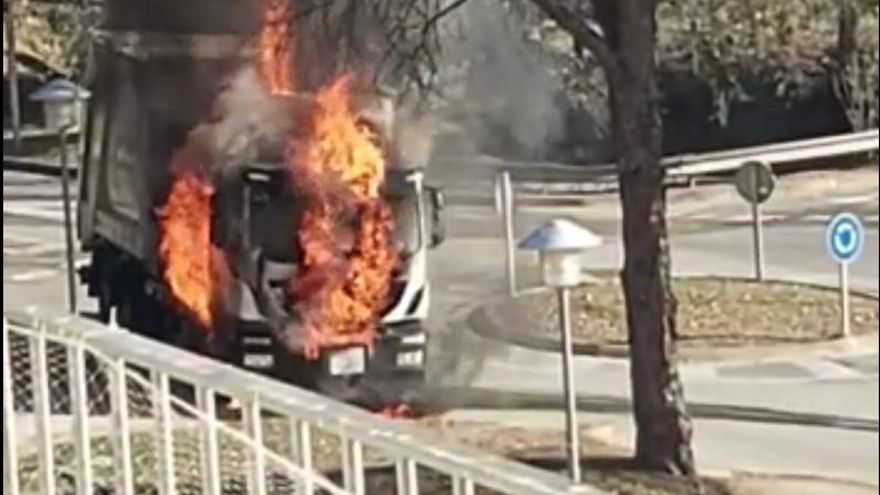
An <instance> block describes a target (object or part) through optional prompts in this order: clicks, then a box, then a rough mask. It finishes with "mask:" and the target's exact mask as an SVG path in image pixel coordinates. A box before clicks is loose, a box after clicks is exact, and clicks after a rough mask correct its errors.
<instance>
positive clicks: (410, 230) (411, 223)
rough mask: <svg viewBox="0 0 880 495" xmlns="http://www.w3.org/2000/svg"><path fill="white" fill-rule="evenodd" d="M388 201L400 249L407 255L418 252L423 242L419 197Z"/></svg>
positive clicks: (395, 197) (391, 198)
mask: <svg viewBox="0 0 880 495" xmlns="http://www.w3.org/2000/svg"><path fill="white" fill-rule="evenodd" d="M387 201H388V204H389V206H391V210H392V213H393V214H394V233H395V241H396V242H397V247H398V249H400V250H401V252H403V253H404V254H407V255H409V254H412V253H414V252H416V251H418V250H419V248H420V247H421V242H422V236H421V229H419V205H418V197H417V196H416V195H415V194H413V195H405V196H391V197H388V198H387Z"/></svg>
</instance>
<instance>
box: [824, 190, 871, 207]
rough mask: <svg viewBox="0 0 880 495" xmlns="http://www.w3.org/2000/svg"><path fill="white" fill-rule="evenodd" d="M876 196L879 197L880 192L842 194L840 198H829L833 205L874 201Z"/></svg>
mask: <svg viewBox="0 0 880 495" xmlns="http://www.w3.org/2000/svg"><path fill="white" fill-rule="evenodd" d="M878 198H880V194H877V193H871V194H863V195H861V196H844V197H842V198H835V199H831V201H830V202H831V203H833V204H835V205H851V204H857V203H869V202H876V201H877V199H878Z"/></svg>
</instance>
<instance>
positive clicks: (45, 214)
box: [3, 204, 64, 223]
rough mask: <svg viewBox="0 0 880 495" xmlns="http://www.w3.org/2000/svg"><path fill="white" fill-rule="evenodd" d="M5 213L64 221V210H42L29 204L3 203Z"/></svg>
mask: <svg viewBox="0 0 880 495" xmlns="http://www.w3.org/2000/svg"><path fill="white" fill-rule="evenodd" d="M3 215H4V216H5V215H12V216H17V217H26V218H39V219H41V220H50V221H53V222H58V223H64V212H63V211H61V210H60V209H59V210H41V209H34V208H30V207H27V206H12V205H7V204H4V205H3Z"/></svg>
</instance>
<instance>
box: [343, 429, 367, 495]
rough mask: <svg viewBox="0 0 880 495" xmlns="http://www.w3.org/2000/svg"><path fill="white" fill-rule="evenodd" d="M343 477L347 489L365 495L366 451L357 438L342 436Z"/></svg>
mask: <svg viewBox="0 0 880 495" xmlns="http://www.w3.org/2000/svg"><path fill="white" fill-rule="evenodd" d="M341 440H342V442H341V443H342V466H343V471H342V478H343V483H344V485H345V489H346V490H348V491H349V492H351V493H354V494H357V495H363V494H364V491H365V490H366V487H365V484H364V451H363V448H362V446H361V443H360V442H359V441H357V440H349V439H347V438H345V436H342V438H341Z"/></svg>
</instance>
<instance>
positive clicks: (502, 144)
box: [443, 0, 565, 156]
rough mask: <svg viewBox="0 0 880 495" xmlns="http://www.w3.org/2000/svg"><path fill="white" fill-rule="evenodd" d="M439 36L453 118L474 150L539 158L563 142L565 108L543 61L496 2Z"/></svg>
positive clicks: (516, 17) (460, 16)
mask: <svg viewBox="0 0 880 495" xmlns="http://www.w3.org/2000/svg"><path fill="white" fill-rule="evenodd" d="M448 23H449V26H450V27H449V28H448V29H447V32H446V33H445V36H444V42H443V43H444V58H443V61H444V71H445V74H444V75H445V77H446V79H447V81H448V86H447V87H446V88H444V89H446V90H447V93H448V95H449V103H450V110H452V113H453V114H454V115H456V116H457V119H456V120H458V122H459V123H460V124H461V125H462V126H463V128H464V130H465V133H466V136H468V138H469V139H470V140H471V141H472V144H474V145H475V146H476V147H477V148H482V149H494V150H496V151H497V152H499V153H503V154H510V155H522V154H525V155H531V156H539V155H542V154H544V153H545V152H546V151H547V149H548V148H549V147H550V146H552V145H553V144H554V143H555V141H557V140H558V139H559V138H560V137H561V136H562V134H563V131H564V115H565V113H564V108H563V107H562V105H560V102H559V100H558V97H557V95H558V94H559V90H558V88H559V85H558V83H557V82H556V81H555V80H554V77H553V75H552V74H551V72H550V69H549V68H550V66H551V64H550V63H549V60H548V58H547V56H546V55H545V54H543V53H541V52H540V51H539V50H538V49H536V46H535V44H533V43H532V42H530V41H529V40H528V39H527V38H526V33H527V32H528V31H527V30H528V26H527V25H526V22H525V20H524V19H523V18H522V17H521V15H520V13H518V12H515V11H512V10H510V9H509V7H506V6H505V3H503V2H501V1H486V0H481V1H475V2H468V3H467V4H465V5H464V6H463V7H461V8H460V9H459V11H457V12H455V13H454V14H453V17H452V18H451V19H450V20H449V21H448Z"/></svg>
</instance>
